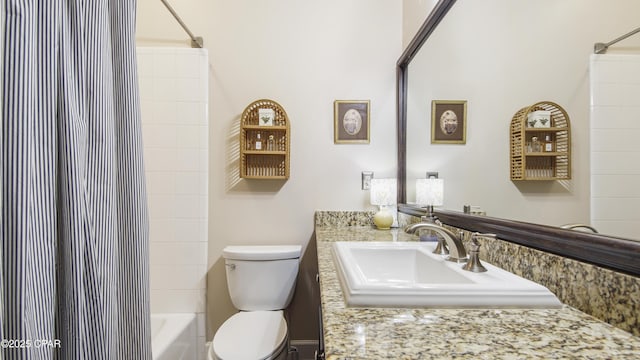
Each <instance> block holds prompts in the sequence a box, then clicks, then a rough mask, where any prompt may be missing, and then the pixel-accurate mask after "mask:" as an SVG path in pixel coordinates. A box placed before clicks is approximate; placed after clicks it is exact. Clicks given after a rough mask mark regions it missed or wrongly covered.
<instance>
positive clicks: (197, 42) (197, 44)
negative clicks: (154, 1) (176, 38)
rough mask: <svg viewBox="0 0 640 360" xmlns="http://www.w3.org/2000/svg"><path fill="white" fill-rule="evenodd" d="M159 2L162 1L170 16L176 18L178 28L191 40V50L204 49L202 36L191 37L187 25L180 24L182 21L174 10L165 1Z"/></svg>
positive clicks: (191, 34)
mask: <svg viewBox="0 0 640 360" xmlns="http://www.w3.org/2000/svg"><path fill="white" fill-rule="evenodd" d="M160 1H162V3H163V4H164V6H166V7H167V9H168V10H169V12H170V13H171V15H173V17H174V18H176V20H178V23H179V24H180V26H182V28H183V29H184V31H186V32H187V34H189V37H190V38H191V47H193V48H202V47H204V41H203V40H202V36H195V35H193V33H192V32H191V31H190V30H189V28H188V27H187V25H185V23H184V22H182V19H180V16H178V14H177V13H176V12H175V10H173V8H172V7H171V5H169V3H168V2H167V0H160Z"/></svg>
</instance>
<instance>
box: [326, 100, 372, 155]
mask: <svg viewBox="0 0 640 360" xmlns="http://www.w3.org/2000/svg"><path fill="white" fill-rule="evenodd" d="M369 128H370V123H369V100H336V101H334V102H333V133H334V139H333V141H334V142H335V143H336V144H349V143H354V144H368V143H369Z"/></svg>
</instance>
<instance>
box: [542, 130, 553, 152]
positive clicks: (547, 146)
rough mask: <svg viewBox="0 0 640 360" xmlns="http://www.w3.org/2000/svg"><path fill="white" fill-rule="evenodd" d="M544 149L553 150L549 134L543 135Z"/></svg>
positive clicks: (546, 150)
mask: <svg viewBox="0 0 640 360" xmlns="http://www.w3.org/2000/svg"><path fill="white" fill-rule="evenodd" d="M544 151H545V152H553V151H555V149H554V146H553V141H552V140H551V135H549V134H547V135H545V137H544Z"/></svg>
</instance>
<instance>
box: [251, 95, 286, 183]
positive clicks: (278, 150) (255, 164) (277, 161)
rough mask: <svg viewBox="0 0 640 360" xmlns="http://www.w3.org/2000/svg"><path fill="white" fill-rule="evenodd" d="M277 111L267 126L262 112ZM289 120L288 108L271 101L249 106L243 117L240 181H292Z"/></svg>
mask: <svg viewBox="0 0 640 360" xmlns="http://www.w3.org/2000/svg"><path fill="white" fill-rule="evenodd" d="M261 109H270V110H272V111H273V116H272V119H270V120H269V121H268V123H265V122H264V121H262V120H261V119H260V114H259V112H260V110H261ZM289 137H290V128H289V117H288V116H287V113H286V112H285V111H284V108H282V106H280V104H278V103H277V102H275V101H273V100H269V99H261V100H256V101H254V102H252V103H251V104H249V106H247V107H246V108H245V109H244V111H243V112H242V116H241V117H240V177H241V178H245V179H284V180H286V179H288V178H289V157H290V156H289V155H290V154H289V146H290V140H289Z"/></svg>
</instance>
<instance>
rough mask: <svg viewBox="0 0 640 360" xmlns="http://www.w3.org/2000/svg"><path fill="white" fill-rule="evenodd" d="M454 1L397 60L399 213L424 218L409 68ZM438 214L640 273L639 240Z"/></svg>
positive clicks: (451, 0) (434, 14) (450, 0)
mask: <svg viewBox="0 0 640 360" xmlns="http://www.w3.org/2000/svg"><path fill="white" fill-rule="evenodd" d="M455 2H456V0H440V1H439V2H438V3H437V4H436V6H435V7H434V9H433V10H432V11H431V13H430V14H429V16H428V17H427V19H426V20H425V22H424V23H423V24H422V26H421V27H420V29H419V30H418V33H417V34H416V36H415V37H414V38H413V39H412V40H411V42H410V43H409V45H408V46H407V48H406V49H405V51H404V52H403V53H402V55H401V56H400V59H398V62H397V64H396V65H397V66H396V70H397V71H396V76H397V79H396V81H397V101H398V108H397V136H398V176H397V178H398V204H399V205H398V211H400V212H402V213H405V214H409V215H413V216H422V215H424V214H425V210H424V209H423V208H420V207H417V206H415V205H410V204H406V179H407V173H406V169H407V142H406V129H407V81H408V67H409V64H410V63H411V60H412V59H413V57H414V56H415V55H416V53H417V52H418V51H419V50H420V48H421V47H422V45H423V44H424V43H425V41H426V40H427V39H428V38H429V36H430V35H431V33H433V31H434V30H435V29H436V27H437V26H438V24H439V23H440V21H441V20H442V19H444V17H445V16H446V14H447V12H448V11H449V9H451V7H452V6H453V5H454V4H455ZM436 215H437V216H438V218H440V220H441V221H442V222H444V223H446V224H449V225H452V226H455V227H458V228H462V229H466V230H469V231H478V232H485V233H494V234H496V235H498V237H499V238H500V239H502V240H506V241H510V242H513V243H516V244H520V245H524V246H527V247H531V248H535V249H539V250H543V251H546V252H549V253H553V254H556V255H560V256H564V257H567V258H572V259H576V260H580V261H584V262H587V263H591V264H594V265H597V266H601V267H605V268H608V269H611V270H614V271H618V272H622V273H627V274H630V275H634V276H640V242H638V241H634V240H629V239H624V238H618V237H612V236H605V235H601V234H591V233H585V232H580V231H574V230H566V229H561V228H558V227H553V226H546V225H538V224H532V223H526V222H521V221H513V220H506V219H500V218H493V217H489V216H476V215H469V214H464V213H462V212H456V211H448V210H439V211H436Z"/></svg>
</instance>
